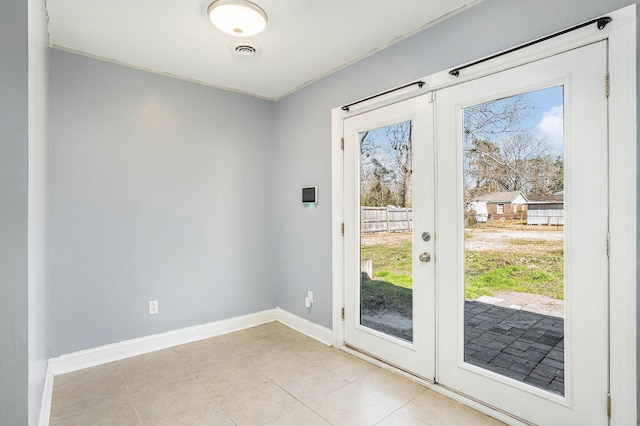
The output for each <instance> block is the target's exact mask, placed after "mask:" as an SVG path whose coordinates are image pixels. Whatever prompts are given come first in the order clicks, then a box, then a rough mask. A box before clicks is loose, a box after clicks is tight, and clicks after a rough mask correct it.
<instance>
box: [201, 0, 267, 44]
mask: <svg viewBox="0 0 640 426" xmlns="http://www.w3.org/2000/svg"><path fill="white" fill-rule="evenodd" d="M207 13H208V14H209V19H210V20H211V22H212V23H213V25H215V26H216V27H217V28H218V29H219V30H220V31H223V32H225V33H227V34H231V35H234V36H238V37H249V36H252V35H256V34H258V33H259V32H261V31H262V30H264V27H265V26H266V25H267V14H266V13H265V11H264V10H262V8H260V6H258V5H257V4H255V3H252V2H250V1H248V0H216V1H214V2H213V3H211V4H210V5H209V7H208V8H207Z"/></svg>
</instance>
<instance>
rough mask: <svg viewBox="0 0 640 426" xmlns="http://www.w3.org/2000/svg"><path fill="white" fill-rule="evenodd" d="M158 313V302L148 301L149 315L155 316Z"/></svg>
mask: <svg viewBox="0 0 640 426" xmlns="http://www.w3.org/2000/svg"><path fill="white" fill-rule="evenodd" d="M157 313H158V301H157V300H149V315H155V314H157Z"/></svg>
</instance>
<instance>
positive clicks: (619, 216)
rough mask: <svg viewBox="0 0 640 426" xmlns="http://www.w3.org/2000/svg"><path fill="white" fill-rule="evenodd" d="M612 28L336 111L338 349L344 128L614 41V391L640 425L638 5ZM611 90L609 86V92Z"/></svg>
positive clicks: (626, 416) (614, 407) (617, 421)
mask: <svg viewBox="0 0 640 426" xmlns="http://www.w3.org/2000/svg"><path fill="white" fill-rule="evenodd" d="M607 16H610V17H612V18H613V22H611V23H610V24H609V25H607V26H606V27H605V28H604V29H602V30H598V29H597V28H596V27H595V25H589V26H586V27H583V28H581V29H578V30H575V31H571V32H569V33H567V34H565V35H563V36H560V37H556V38H553V39H550V40H547V41H545V42H543V43H539V44H536V45H534V46H531V47H528V48H525V49H522V50H519V51H516V52H513V53H511V54H509V55H505V56H501V57H499V58H496V59H493V60H491V61H487V62H484V63H481V64H478V65H475V66H473V67H470V68H468V69H466V70H465V71H464V72H463V73H461V75H460V77H457V78H456V77H452V76H450V75H449V73H448V71H446V70H445V71H441V72H439V73H436V74H433V75H430V76H427V77H425V78H424V79H422V80H423V81H424V82H425V83H426V84H425V86H424V87H425V88H424V89H422V90H418V89H412V90H405V91H399V92H396V93H394V94H392V95H390V96H384V97H380V98H376V99H374V100H372V101H369V102H364V103H361V104H359V105H358V106H354V107H351V111H350V112H345V111H343V110H342V109H341V108H339V107H338V108H334V109H333V110H332V112H331V117H332V131H331V135H332V144H331V165H332V196H331V198H332V231H331V232H332V282H333V316H332V320H333V321H332V323H333V344H334V345H335V346H336V347H342V346H344V332H343V331H344V329H343V322H342V308H343V306H344V285H345V283H344V273H345V271H344V263H343V259H344V247H343V237H342V232H341V228H342V223H343V220H344V218H343V202H342V200H343V152H342V150H341V138H342V121H343V120H344V119H345V118H347V117H349V116H351V115H354V114H356V113H360V112H362V111H365V110H370V109H373V108H375V107H377V106H380V105H383V104H387V103H391V102H393V101H397V100H400V99H406V98H410V97H413V96H417V95H420V94H422V93H424V92H426V91H430V90H437V89H442V88H445V87H448V86H452V85H455V84H459V83H462V82H465V81H468V80H472V79H476V78H479V77H482V76H485V75H488V74H492V73H495V72H498V71H501V70H505V69H508V68H511V67H514V66H518V65H522V64H524V63H528V62H532V61H535V60H538V59H542V58H545V57H548V56H551V55H554V54H557V53H561V52H564V51H567V50H570V49H573V48H576V47H580V46H584V45H586V44H589V43H592V42H595V41H599V40H607V41H608V46H609V72H610V97H609V161H610V164H611V165H612V167H610V175H609V179H610V195H609V206H610V212H611V216H610V220H611V224H610V241H611V243H610V282H611V287H610V290H609V300H610V306H611V309H610V318H609V322H610V391H611V424H612V425H629V424H636V421H637V413H636V328H637V327H636V286H637V277H636V260H637V259H636V253H637V247H636V233H637V224H636V220H637V208H636V200H637V193H636V190H637V188H636V169H637V165H636V143H637V136H636V132H637V129H636V127H637V126H636V119H637V117H636V5H635V4H632V5H630V6H627V7H625V8H622V9H619V10H617V11H615V12H612V13H609V14H607ZM604 85H605V83H604V82H603V90H604V87H605V86H604ZM431 387H432V388H433V389H434V390H436V391H439V392H442V393H446V394H447V395H449V396H453V397H455V398H456V399H458V400H460V401H461V402H464V403H467V404H470V405H472V406H473V407H474V408H477V409H480V410H481V411H485V412H486V413H489V414H496V411H494V410H492V409H490V408H489V407H483V406H479V405H478V404H477V403H474V402H473V401H471V400H469V399H467V398H465V397H463V396H461V395H456V394H452V393H451V392H447V390H445V389H443V388H441V387H440V386H437V385H433V386H431Z"/></svg>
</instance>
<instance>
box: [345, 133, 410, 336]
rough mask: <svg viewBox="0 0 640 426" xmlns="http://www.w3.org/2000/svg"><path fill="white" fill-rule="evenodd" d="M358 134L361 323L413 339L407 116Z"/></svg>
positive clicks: (390, 333) (392, 334)
mask: <svg viewBox="0 0 640 426" xmlns="http://www.w3.org/2000/svg"><path fill="white" fill-rule="evenodd" d="M358 136H359V142H360V263H361V274H360V324H361V325H363V326H366V327H368V328H372V329H374V330H377V331H380V332H383V333H385V334H388V335H391V336H394V337H398V338H401V339H404V340H407V341H413V314H412V312H413V290H412V286H413V266H412V258H413V253H412V248H413V243H412V234H413V217H412V214H413V212H412V205H413V203H412V198H413V197H412V186H413V185H412V171H413V159H412V146H411V121H405V122H402V123H396V124H391V125H389V126H385V127H380V128H376V129H372V130H368V131H365V132H361V133H360V134H359V135H358Z"/></svg>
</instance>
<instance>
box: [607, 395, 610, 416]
mask: <svg viewBox="0 0 640 426" xmlns="http://www.w3.org/2000/svg"><path fill="white" fill-rule="evenodd" d="M607 417H609V418H611V394H610V393H608V394H607Z"/></svg>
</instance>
